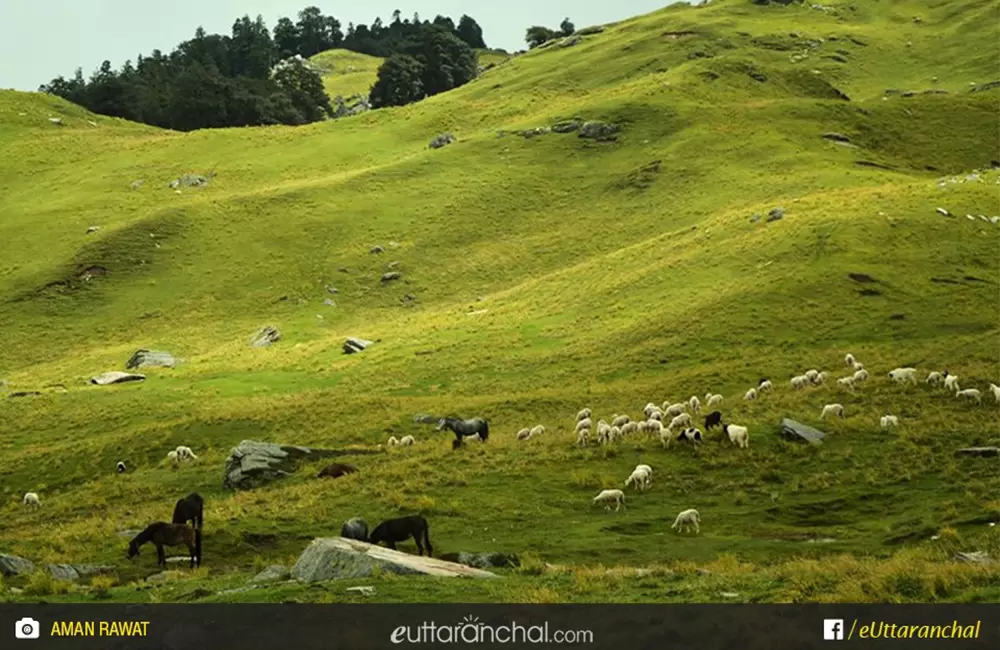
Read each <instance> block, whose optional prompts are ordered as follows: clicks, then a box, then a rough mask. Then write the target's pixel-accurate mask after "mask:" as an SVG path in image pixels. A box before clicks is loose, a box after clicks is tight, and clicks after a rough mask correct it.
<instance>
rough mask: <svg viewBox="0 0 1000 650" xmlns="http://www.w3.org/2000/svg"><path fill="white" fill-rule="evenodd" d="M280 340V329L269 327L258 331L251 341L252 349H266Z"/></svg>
mask: <svg viewBox="0 0 1000 650" xmlns="http://www.w3.org/2000/svg"><path fill="white" fill-rule="evenodd" d="M280 340H281V332H280V331H279V330H278V328H277V327H272V326H270V325H267V326H265V327H262V328H260V329H259V330H257V333H256V334H254V335H253V338H251V339H250V347H252V348H264V347H267V346H269V345H271V344H272V343H275V342H277V341H280Z"/></svg>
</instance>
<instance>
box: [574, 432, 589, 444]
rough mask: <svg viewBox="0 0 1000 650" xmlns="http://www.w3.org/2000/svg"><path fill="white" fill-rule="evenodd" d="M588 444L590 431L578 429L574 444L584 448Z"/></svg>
mask: <svg viewBox="0 0 1000 650" xmlns="http://www.w3.org/2000/svg"><path fill="white" fill-rule="evenodd" d="M588 442H590V429H580V430H579V431H577V432H576V444H578V445H580V446H581V447H586V446H587V443H588Z"/></svg>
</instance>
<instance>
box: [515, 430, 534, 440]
mask: <svg viewBox="0 0 1000 650" xmlns="http://www.w3.org/2000/svg"><path fill="white" fill-rule="evenodd" d="M517 439H518V440H529V439H531V429H521V430H520V431H518V432H517Z"/></svg>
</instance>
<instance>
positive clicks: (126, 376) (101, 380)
mask: <svg viewBox="0 0 1000 650" xmlns="http://www.w3.org/2000/svg"><path fill="white" fill-rule="evenodd" d="M145 378H146V375H140V374H138V373H134V372H119V371H117V370H112V371H110V372H104V373H101V374H99V375H97V376H96V377H91V378H90V383H92V384H97V385H98V386H107V385H109V384H123V383H126V382H130V381H143V380H144V379H145Z"/></svg>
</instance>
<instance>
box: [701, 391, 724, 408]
mask: <svg viewBox="0 0 1000 650" xmlns="http://www.w3.org/2000/svg"><path fill="white" fill-rule="evenodd" d="M719 404H722V395H718V394H716V395H712V394H711V393H709V395H708V396H707V397H706V398H705V408H712V407H713V406H717V405H719Z"/></svg>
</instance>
